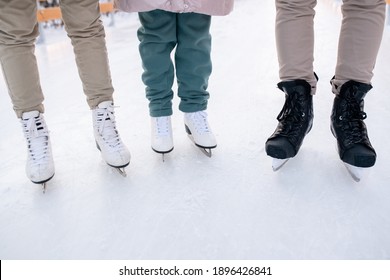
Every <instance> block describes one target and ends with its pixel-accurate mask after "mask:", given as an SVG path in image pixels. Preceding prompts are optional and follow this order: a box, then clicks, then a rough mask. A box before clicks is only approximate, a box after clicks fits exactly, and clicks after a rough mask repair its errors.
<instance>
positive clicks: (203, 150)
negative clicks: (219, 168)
mask: <svg viewBox="0 0 390 280" xmlns="http://www.w3.org/2000/svg"><path fill="white" fill-rule="evenodd" d="M187 136H188V138H190V140H191V142H192V143H194V145H195V146H196V147H197V148H198V149H199V150H200V151H201V152H202V153H203V154H205V155H206V156H207V157H209V158H211V156H212V155H213V154H212V152H211V149H213V148H215V147H212V148H206V147H202V146H200V145H198V144H196V143H195V141H194V137H193V136H192V135H191V134H187Z"/></svg>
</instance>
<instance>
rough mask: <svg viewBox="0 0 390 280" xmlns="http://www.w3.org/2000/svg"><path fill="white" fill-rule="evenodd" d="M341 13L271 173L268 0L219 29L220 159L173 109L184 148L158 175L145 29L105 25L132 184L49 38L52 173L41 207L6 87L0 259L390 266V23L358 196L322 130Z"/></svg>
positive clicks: (322, 19)
mask: <svg viewBox="0 0 390 280" xmlns="http://www.w3.org/2000/svg"><path fill="white" fill-rule="evenodd" d="M334 3H335V2H334V1H332V0H322V1H319V3H318V6H317V8H316V10H317V15H316V19H315V32H316V49H315V58H316V60H315V71H316V72H317V74H318V75H319V77H320V80H319V83H318V90H317V94H316V96H315V99H314V113H315V119H314V126H313V129H312V131H311V132H310V134H309V135H308V136H307V137H306V139H305V142H304V144H303V146H302V148H301V150H300V153H299V154H298V156H296V157H295V158H293V159H291V160H289V162H288V163H286V165H285V166H284V167H283V168H282V169H280V170H279V171H278V172H274V171H273V170H272V167H271V165H272V159H271V158H269V157H267V156H266V154H265V151H264V143H265V141H266V139H267V137H269V136H270V135H271V134H272V132H273V131H274V129H275V127H276V124H277V121H276V116H277V114H278V113H279V111H280V109H281V107H282V106H283V102H284V96H283V94H282V92H280V91H279V90H278V89H277V88H276V83H277V82H278V81H279V80H278V67H277V64H278V63H277V57H276V50H275V40H274V15H275V12H274V1H272V0H261V1H259V0H237V1H236V4H235V10H234V12H233V13H232V14H231V15H229V16H227V17H215V18H213V23H212V34H213V51H212V58H213V66H214V69H213V74H212V77H211V79H210V86H209V90H210V93H211V98H210V100H209V108H208V113H209V122H210V124H211V126H212V128H213V130H214V132H215V134H216V137H217V141H218V147H217V148H216V149H215V150H213V156H212V157H211V158H208V157H206V156H205V155H204V154H203V153H201V152H200V151H199V150H198V149H197V148H195V146H194V145H193V143H191V141H190V140H189V139H188V137H187V135H186V133H185V130H184V125H183V116H182V113H181V112H179V111H178V109H177V105H178V98H177V97H175V101H174V102H175V104H174V115H173V119H172V120H173V129H174V142H175V149H174V150H173V152H172V153H170V154H169V155H166V156H165V162H163V161H162V159H161V155H159V154H156V153H154V152H153V151H152V149H151V148H150V127H149V126H150V121H149V115H148V103H147V100H146V98H145V96H144V85H143V83H142V81H141V74H142V67H141V61H140V58H139V54H138V40H137V37H136V31H137V28H138V26H139V22H138V19H137V16H136V14H123V13H118V14H117V15H116V16H115V25H114V26H109V20H108V19H107V18H103V20H104V23H105V25H106V33H107V46H108V51H109V59H110V65H111V71H112V79H113V84H114V87H115V104H116V105H117V106H119V107H118V108H116V115H117V122H118V128H119V131H120V133H121V137H122V139H123V140H124V142H125V143H126V144H127V145H128V147H129V149H130V151H131V153H132V161H131V164H130V166H129V167H128V168H127V177H126V178H124V177H122V176H120V175H119V174H118V173H117V172H115V171H113V170H112V169H111V168H110V167H108V166H107V165H106V164H105V163H104V162H103V160H102V159H101V156H100V154H99V152H98V150H97V149H96V147H95V144H94V139H93V134H92V125H91V120H92V116H91V112H90V111H89V108H88V106H87V104H86V102H85V96H84V95H83V91H82V87H81V83H80V80H79V78H78V73H77V68H76V66H75V62H74V59H73V50H72V47H71V45H70V41H69V39H68V38H67V37H66V33H65V31H64V30H63V29H54V28H52V29H50V28H47V29H45V31H44V32H45V40H46V41H45V43H44V44H40V45H38V46H37V48H36V55H37V59H38V63H39V67H40V75H41V82H42V87H43V90H44V92H45V96H46V99H45V107H46V113H45V117H46V121H47V123H48V125H49V129H50V132H51V137H52V146H53V152H54V157H55V164H56V174H55V176H54V178H53V180H51V181H50V182H49V183H48V186H47V191H46V193H45V194H43V193H42V190H41V189H40V187H39V186H38V185H35V184H33V183H31V182H30V181H29V180H28V179H27V177H26V176H25V170H24V168H25V166H24V165H25V158H26V147H25V141H24V139H23V135H22V130H21V126H20V124H19V121H18V120H17V118H16V117H15V114H14V112H13V111H12V104H11V102H10V99H9V96H8V92H7V88H6V85H5V82H4V79H3V78H2V77H1V78H0V117H1V137H0V154H1V160H0V259H389V258H390V238H389V236H390V235H389V233H390V187H389V181H390V172H389V166H390V147H389V146H388V144H389V143H387V141H388V140H389V135H390V134H389V129H390V125H389V120H390V96H389V93H390V91H389V77H390V64H389V62H390V26H389V25H388V26H387V27H386V30H385V33H384V37H383V43H382V46H381V50H380V53H379V56H378V60H377V64H376V69H375V77H374V79H373V81H372V82H373V86H374V88H373V89H372V90H371V91H370V93H369V94H368V95H367V97H366V103H365V110H366V112H367V114H368V118H367V120H366V123H367V126H368V128H369V136H370V139H371V141H372V144H373V146H374V147H375V148H376V151H377V154H378V159H377V163H376V165H375V166H374V167H373V168H371V169H370V170H369V171H370V172H369V173H368V174H367V175H365V177H364V178H363V179H362V180H361V181H360V182H359V183H356V182H355V181H353V180H352V178H351V177H350V175H349V174H348V172H347V170H346V169H345V167H344V165H343V164H342V163H341V161H340V160H339V158H338V155H337V152H336V149H335V140H334V138H333V136H332V134H331V132H330V129H329V117H330V111H331V107H332V101H333V96H332V93H331V89H330V84H329V80H330V79H331V77H332V76H333V74H334V67H335V59H336V51H337V40H338V30H339V27H340V19H341V15H340V11H339V8H338V6H337V5H335V4H334ZM297 39H298V40H299V38H297ZM21 79H23V77H21Z"/></svg>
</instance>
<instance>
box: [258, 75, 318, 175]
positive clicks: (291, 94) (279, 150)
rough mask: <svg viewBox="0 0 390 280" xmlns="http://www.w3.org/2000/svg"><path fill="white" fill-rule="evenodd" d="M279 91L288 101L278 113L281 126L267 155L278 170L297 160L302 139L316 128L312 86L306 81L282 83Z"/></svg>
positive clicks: (273, 135) (268, 146) (268, 144)
mask: <svg viewBox="0 0 390 280" xmlns="http://www.w3.org/2000/svg"><path fill="white" fill-rule="evenodd" d="M278 88H279V89H280V90H282V91H284V93H285V96H286V101H285V103H284V106H283V108H282V111H281V112H280V113H279V115H278V117H277V120H278V121H279V124H278V125H277V127H276V130H275V132H274V133H273V134H272V135H271V136H270V137H269V138H268V140H267V141H266V143H265V150H266V152H267V155H268V156H270V157H272V158H274V159H279V160H274V162H273V169H274V170H275V171H276V170H278V169H279V168H280V167H282V165H283V164H284V163H286V162H287V160H288V159H289V158H292V157H294V156H295V155H296V154H297V153H298V151H299V148H300V147H301V145H302V142H303V139H304V138H305V136H306V134H307V133H309V131H310V129H311V127H312V125H313V116H314V115H313V96H312V95H311V86H310V84H309V83H308V82H306V81H304V80H294V81H288V82H280V83H279V84H278Z"/></svg>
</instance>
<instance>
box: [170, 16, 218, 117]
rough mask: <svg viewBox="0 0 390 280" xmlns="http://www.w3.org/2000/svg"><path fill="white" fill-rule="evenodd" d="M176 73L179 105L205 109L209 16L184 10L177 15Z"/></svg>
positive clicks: (209, 37) (188, 111) (182, 107)
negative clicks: (184, 11)
mask: <svg viewBox="0 0 390 280" xmlns="http://www.w3.org/2000/svg"><path fill="white" fill-rule="evenodd" d="M177 18H178V21H177V47H176V56H175V62H176V76H177V82H178V86H179V89H178V95H179V97H180V98H181V102H180V105H179V109H180V110H181V111H183V112H186V113H190V112H197V111H202V110H205V109H207V100H208V98H209V93H208V92H207V86H208V79H209V76H210V74H211V68H212V66H211V58H210V51H211V35H210V23H211V16H208V15H202V14H196V13H184V14H178V15H177Z"/></svg>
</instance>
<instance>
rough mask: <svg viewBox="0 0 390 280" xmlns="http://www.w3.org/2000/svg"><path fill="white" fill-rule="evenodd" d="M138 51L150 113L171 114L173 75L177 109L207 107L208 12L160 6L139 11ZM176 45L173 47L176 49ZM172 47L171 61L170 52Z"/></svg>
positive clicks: (193, 109) (208, 74) (209, 46)
mask: <svg viewBox="0 0 390 280" xmlns="http://www.w3.org/2000/svg"><path fill="white" fill-rule="evenodd" d="M139 18H140V21H141V24H142V26H141V27H140V28H139V30H138V38H139V40H140V45H139V51H140V55H141V59H142V66H143V69H144V73H143V74H142V81H143V82H144V84H145V86H146V98H147V99H148V100H149V102H150V103H149V110H150V116H152V117H161V116H170V115H172V99H173V91H172V85H173V81H174V77H175V69H176V78H177V84H178V96H179V97H180V104H179V110H180V111H182V112H186V113H191V112H197V111H202V110H205V109H206V108H207V101H208V98H209V93H208V91H207V86H208V80H209V77H210V74H211V69H212V65H211V58H210V52H211V35H210V24H211V16H208V15H203V14H197V13H180V14H179V13H171V12H166V11H161V10H154V11H150V12H142V13H139ZM175 47H176V49H175ZM174 49H175V55H174V63H173V61H172V59H171V53H172V51H173V50H174Z"/></svg>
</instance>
